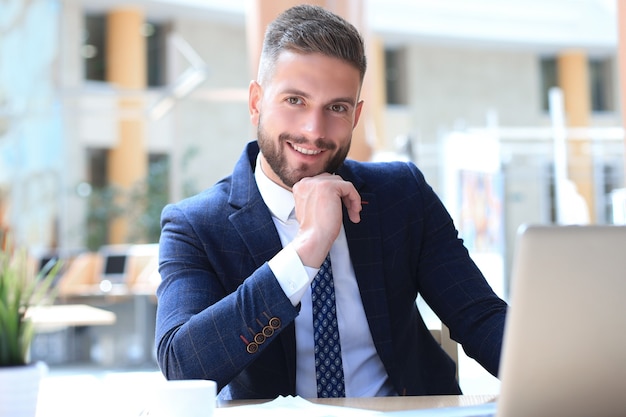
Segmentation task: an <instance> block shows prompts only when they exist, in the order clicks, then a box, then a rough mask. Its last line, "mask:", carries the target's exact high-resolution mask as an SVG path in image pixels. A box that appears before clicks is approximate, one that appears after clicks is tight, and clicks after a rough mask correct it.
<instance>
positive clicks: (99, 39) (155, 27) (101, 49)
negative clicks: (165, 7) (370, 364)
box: [81, 15, 168, 87]
mask: <svg viewBox="0 0 626 417" xmlns="http://www.w3.org/2000/svg"><path fill="white" fill-rule="evenodd" d="M106 31H107V25H106V15H87V16H85V34H84V37H83V46H82V48H81V54H82V57H83V59H84V61H85V79H87V80H91V81H106V66H107V61H106ZM167 32H168V25H167V24H165V23H151V22H146V23H145V24H144V27H143V35H144V36H145V37H146V52H147V56H146V59H147V74H146V82H147V86H148V87H159V86H162V85H164V84H165V82H166V79H165V71H164V69H165V52H166V43H167V42H166V39H167Z"/></svg>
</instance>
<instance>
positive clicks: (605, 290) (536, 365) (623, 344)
mask: <svg viewBox="0 0 626 417" xmlns="http://www.w3.org/2000/svg"><path fill="white" fill-rule="evenodd" d="M517 238H518V240H517V243H516V252H515V256H514V261H513V270H512V284H511V293H510V295H511V297H510V310H509V314H508V316H507V321H506V328H505V336H504V345H503V353H502V358H501V366H500V379H501V382H502V383H501V387H500V397H499V399H498V406H497V410H498V411H497V416H498V417H517V416H519V417H528V416H568V417H576V416H594V417H608V416H623V415H626V226H596V225H594V226H536V225H534V226H525V227H522V228H520V231H519V234H518V236H517Z"/></svg>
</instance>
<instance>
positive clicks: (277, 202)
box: [254, 152, 296, 223]
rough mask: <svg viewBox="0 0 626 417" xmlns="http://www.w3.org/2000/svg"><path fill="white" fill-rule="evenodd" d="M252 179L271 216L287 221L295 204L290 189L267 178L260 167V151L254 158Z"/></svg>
mask: <svg viewBox="0 0 626 417" xmlns="http://www.w3.org/2000/svg"><path fill="white" fill-rule="evenodd" d="M254 179H255V180H256V184H257V187H259V192H260V193H261V197H262V198H263V201H265V205H267V207H268V208H269V209H270V212H271V213H272V216H274V217H276V218H277V219H278V220H280V221H282V222H283V223H285V222H287V220H288V219H289V216H290V215H291V214H292V212H293V211H294V208H295V206H296V204H295V201H294V199H293V194H292V193H291V191H289V190H286V189H284V188H283V187H281V186H280V185H278V184H276V183H275V182H274V181H272V180H271V179H269V178H268V176H267V175H265V172H263V168H261V152H259V155H258V156H257V158H256V167H255V169H254Z"/></svg>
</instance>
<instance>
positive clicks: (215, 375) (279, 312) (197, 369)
mask: <svg viewBox="0 0 626 417" xmlns="http://www.w3.org/2000/svg"><path fill="white" fill-rule="evenodd" d="M211 204H213V205H215V204H217V205H219V204H220V203H219V199H215V198H209V197H207V196H202V195H200V196H199V197H194V198H193V199H191V200H189V201H184V202H183V203H179V204H177V205H169V206H167V207H166V208H165V209H164V210H163V213H162V233H161V239H160V255H159V256H160V273H161V276H162V282H161V285H160V286H159V288H158V291H157V296H158V301H159V303H158V309H157V331H156V344H157V356H158V361H159V365H160V367H161V369H162V371H163V372H164V374H165V376H166V377H167V378H168V379H211V380H215V381H216V382H217V384H218V389H220V390H221V389H222V388H223V387H224V386H225V385H227V384H229V383H230V382H231V381H232V380H233V378H235V377H236V376H237V375H238V374H239V373H240V372H242V371H243V370H244V369H246V368H247V367H249V366H250V364H251V363H252V362H254V361H255V360H256V359H257V358H258V357H259V356H260V355H261V354H262V352H263V351H264V350H266V349H268V347H269V346H271V345H272V344H275V343H274V341H275V340H276V339H277V338H278V336H279V334H280V333H281V332H282V331H283V330H284V329H285V328H286V327H287V326H288V325H289V324H290V323H291V322H292V321H293V320H294V318H295V317H296V315H297V309H295V308H294V307H293V305H292V304H291V302H290V301H289V299H288V298H287V297H286V296H285V294H284V292H283V291H282V290H281V288H280V285H279V284H278V282H277V281H276V279H275V277H274V275H273V273H272V272H271V270H270V268H269V266H268V265H267V262H264V261H263V260H264V259H269V258H271V256H270V254H272V253H275V252H277V251H278V250H280V241H279V240H278V242H277V246H276V245H269V251H268V252H267V253H263V252H259V253H258V254H257V256H256V259H255V256H250V252H249V249H250V248H249V247H246V245H245V244H244V243H243V242H242V240H241V238H240V235H239V233H237V231H236V229H235V228H233V227H232V224H231V222H230V221H229V220H228V217H227V216H226V215H218V214H216V213H223V212H224V211H227V208H226V207H210V206H211ZM243 217H245V216H243ZM270 223H271V220H270ZM267 226H271V228H273V224H271V225H266V226H265V227H267ZM269 230H273V229H268V231H269ZM208 231H210V233H209V232H208ZM257 232H258V233H260V234H261V235H263V230H257ZM274 233H275V232H274ZM257 236H258V235H257ZM257 240H258V239H257ZM275 243H276V242H275ZM251 244H252V245H255V244H257V245H260V246H264V245H263V242H256V243H255V242H252V243H251ZM265 250H266V251H267V250H268V248H267V245H265ZM278 345H279V344H278ZM267 372H268V375H267V376H268V378H270V377H271V372H272V370H268V371H267ZM283 379H284V378H283ZM249 395H250V396H253V394H249Z"/></svg>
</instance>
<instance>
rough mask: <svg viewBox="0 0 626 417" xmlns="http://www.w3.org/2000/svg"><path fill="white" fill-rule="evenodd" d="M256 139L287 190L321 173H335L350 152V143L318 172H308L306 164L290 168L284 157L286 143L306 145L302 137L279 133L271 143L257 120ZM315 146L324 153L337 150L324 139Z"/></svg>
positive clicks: (339, 150) (318, 140)
mask: <svg viewBox="0 0 626 417" xmlns="http://www.w3.org/2000/svg"><path fill="white" fill-rule="evenodd" d="M257 139H258V142H259V148H260V149H261V152H262V153H263V157H264V158H265V160H266V161H267V163H268V164H269V166H270V168H271V169H272V171H274V173H275V174H276V175H277V176H278V178H279V179H280V180H281V181H282V183H283V184H284V185H285V186H286V187H287V188H289V189H291V188H292V187H293V185H294V184H295V183H297V182H298V181H300V180H301V179H302V178H305V177H313V176H315V175H318V174H321V173H323V172H328V173H330V174H334V173H335V172H337V170H338V169H339V167H340V166H341V164H343V161H344V160H345V159H346V157H347V155H348V151H349V150H350V142H348V145H347V146H345V147H342V148H339V149H338V150H337V152H336V153H335V154H334V155H333V157H332V158H331V159H329V160H328V161H327V162H326V165H325V166H324V168H323V169H322V170H321V171H320V172H309V165H308V164H305V163H303V164H301V165H300V166H299V167H295V168H291V167H289V164H288V162H287V156H286V155H285V152H284V151H285V147H286V146H290V145H288V144H286V142H287V141H289V142H291V143H296V144H306V143H307V142H308V141H307V140H306V139H305V138H303V137H298V136H293V135H291V134H289V133H284V132H283V133H281V134H280V135H278V141H273V140H272V138H271V137H270V136H269V134H267V132H265V130H264V129H263V124H262V123H261V120H259V125H258V128H257ZM315 146H316V147H317V148H319V149H324V150H325V151H330V152H332V151H334V150H336V149H337V145H335V144H334V143H333V142H327V141H325V140H324V139H321V138H320V139H317V140H316V141H315Z"/></svg>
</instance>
